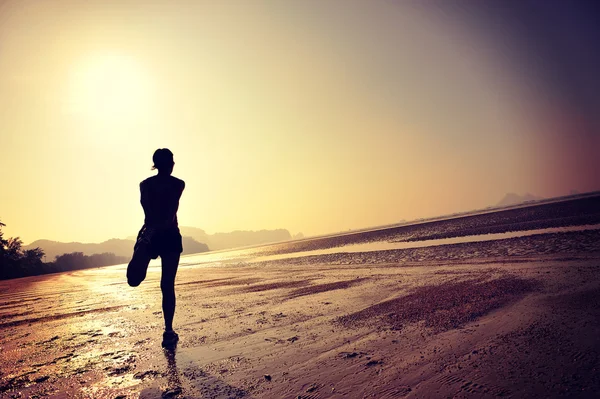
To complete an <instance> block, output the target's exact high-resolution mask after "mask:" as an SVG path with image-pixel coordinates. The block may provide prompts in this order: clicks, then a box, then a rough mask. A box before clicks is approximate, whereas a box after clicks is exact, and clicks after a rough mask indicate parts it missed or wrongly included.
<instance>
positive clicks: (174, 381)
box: [163, 344, 182, 397]
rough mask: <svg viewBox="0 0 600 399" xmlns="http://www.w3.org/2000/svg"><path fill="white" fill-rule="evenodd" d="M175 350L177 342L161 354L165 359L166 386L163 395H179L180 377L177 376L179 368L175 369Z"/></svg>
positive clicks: (180, 388)
mask: <svg viewBox="0 0 600 399" xmlns="http://www.w3.org/2000/svg"><path fill="white" fill-rule="evenodd" d="M176 352H177V344H175V346H173V347H172V348H168V349H164V350H163V354H164V355H165V359H166V360H167V383H168V388H167V389H166V390H165V392H164V394H163V396H166V397H172V396H175V395H179V394H180V393H181V391H182V387H181V379H180V378H179V370H178V369H177V360H176V356H175V353H176Z"/></svg>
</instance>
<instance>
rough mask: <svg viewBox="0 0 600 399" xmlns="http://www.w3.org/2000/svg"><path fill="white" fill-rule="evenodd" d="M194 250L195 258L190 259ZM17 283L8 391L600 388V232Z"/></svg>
mask: <svg viewBox="0 0 600 399" xmlns="http://www.w3.org/2000/svg"><path fill="white" fill-rule="evenodd" d="M186 259H187V260H186ZM193 259H194V258H189V259H188V258H182V266H181V267H180V270H179V273H178V278H177V286H176V290H177V300H178V304H177V312H176V315H175V326H176V329H177V331H178V332H179V334H180V337H181V341H180V343H179V345H178V347H177V349H176V350H175V351H174V352H170V351H165V350H163V349H161V347H160V340H161V333H162V314H161V306H160V290H159V278H160V270H159V269H158V268H151V269H150V271H149V273H148V277H147V279H146V281H145V282H144V283H142V285H141V286H140V287H137V288H131V287H129V286H127V284H126V282H125V269H124V267H123V266H115V267H107V268H99V269H90V270H84V271H79V272H73V273H66V274H55V275H48V276H40V277H31V278H24V279H17V280H12V281H3V282H0V331H1V335H0V348H1V349H0V351H1V353H2V363H1V364H2V365H1V368H0V397H1V398H35V397H38V398H39V397H56V398H64V397H72V398H111V399H116V398H121V399H122V398H138V397H140V398H167V397H168V398H363V397H372V398H395V397H406V398H413V397H414V398H416V397H419V398H430V397H444V398H445V397H474V398H480V397H564V396H567V397H594V394H596V393H597V392H600V374H599V370H600V342H599V341H600V339H599V338H598V337H600V274H599V273H598V271H599V266H600V231H599V230H592V231H579V232H567V233H553V234H543V235H537V236H528V237H517V238H510V239H506V240H494V241H487V242H477V243H463V244H454V245H443V246H433V247H424V248H412V249H404V250H393V251H375V252H369V253H343V252H340V253H337V254H328V255H321V256H310V257H302V258H293V259H287V260H286V259H280V260H277V261H261V260H260V258H256V259H255V260H254V261H252V262H247V261H239V262H238V261H233V262H231V263H226V264H223V263H215V264H211V263H200V262H199V263H200V264H193V261H191V260H193Z"/></svg>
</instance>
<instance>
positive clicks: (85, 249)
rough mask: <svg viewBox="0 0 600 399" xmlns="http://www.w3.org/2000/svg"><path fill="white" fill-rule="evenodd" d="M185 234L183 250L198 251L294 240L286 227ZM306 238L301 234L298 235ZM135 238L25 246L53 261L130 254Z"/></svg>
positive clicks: (185, 231)
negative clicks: (77, 255)
mask: <svg viewBox="0 0 600 399" xmlns="http://www.w3.org/2000/svg"><path fill="white" fill-rule="evenodd" d="M179 229H180V231H181V235H182V236H183V253H184V254H195V253H200V252H207V251H209V250H213V251H216V250H220V249H228V248H236V247H245V246H248V245H259V244H267V243H271V242H278V241H285V240H290V239H292V236H291V234H290V232H289V231H287V230H286V229H276V230H259V231H241V230H236V231H232V232H230V233H216V234H207V233H206V232H205V231H204V230H202V229H199V228H196V227H185V226H181V227H180V228H179ZM300 237H303V236H302V233H298V234H297V235H296V236H295V238H300ZM134 243H135V237H128V238H126V239H118V238H113V239H110V240H108V241H104V242H101V243H99V244H98V243H93V244H88V243H80V242H57V241H50V240H37V241H34V242H32V243H31V244H29V245H25V246H24V249H31V248H36V247H39V248H41V249H42V250H43V251H44V253H45V254H46V260H47V261H51V260H54V258H55V257H56V256H57V255H62V254H66V253H72V252H82V253H83V254H84V255H94V254H101V253H107V252H108V253H113V254H115V255H117V256H127V257H129V256H131V254H132V251H133V245H134Z"/></svg>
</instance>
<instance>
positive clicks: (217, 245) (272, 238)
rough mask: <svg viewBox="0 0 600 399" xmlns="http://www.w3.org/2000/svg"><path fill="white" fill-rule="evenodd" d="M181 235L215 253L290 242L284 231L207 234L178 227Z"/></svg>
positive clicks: (189, 228)
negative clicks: (202, 243) (203, 244)
mask: <svg viewBox="0 0 600 399" xmlns="http://www.w3.org/2000/svg"><path fill="white" fill-rule="evenodd" d="M179 229H180V230H181V234H183V235H186V236H190V237H192V238H194V239H195V240H196V241H200V242H204V243H206V244H207V245H208V247H209V248H210V249H211V250H213V251H217V250H220V249H228V248H236V247H245V246H248V245H259V244H267V243H271V242H278V241H285V240H291V239H292V236H291V234H290V232H289V231H288V230H286V229H276V230H259V231H248V230H246V231H244V230H236V231H232V232H230V233H215V234H207V233H206V232H205V231H204V230H202V229H199V228H197V227H186V226H181V227H179ZM300 234H302V233H300Z"/></svg>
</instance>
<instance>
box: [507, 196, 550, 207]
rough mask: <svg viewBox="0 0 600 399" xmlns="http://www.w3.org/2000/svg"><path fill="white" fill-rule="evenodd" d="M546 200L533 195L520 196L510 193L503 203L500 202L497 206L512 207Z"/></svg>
mask: <svg viewBox="0 0 600 399" xmlns="http://www.w3.org/2000/svg"><path fill="white" fill-rule="evenodd" d="M541 199H544V198H543V197H538V196H535V195H533V194H529V193H526V194H525V195H518V194H515V193H508V194H506V195H505V196H504V198H502V201H500V202H498V204H497V206H511V205H517V204H522V203H524V202H528V201H538V200H541Z"/></svg>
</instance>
